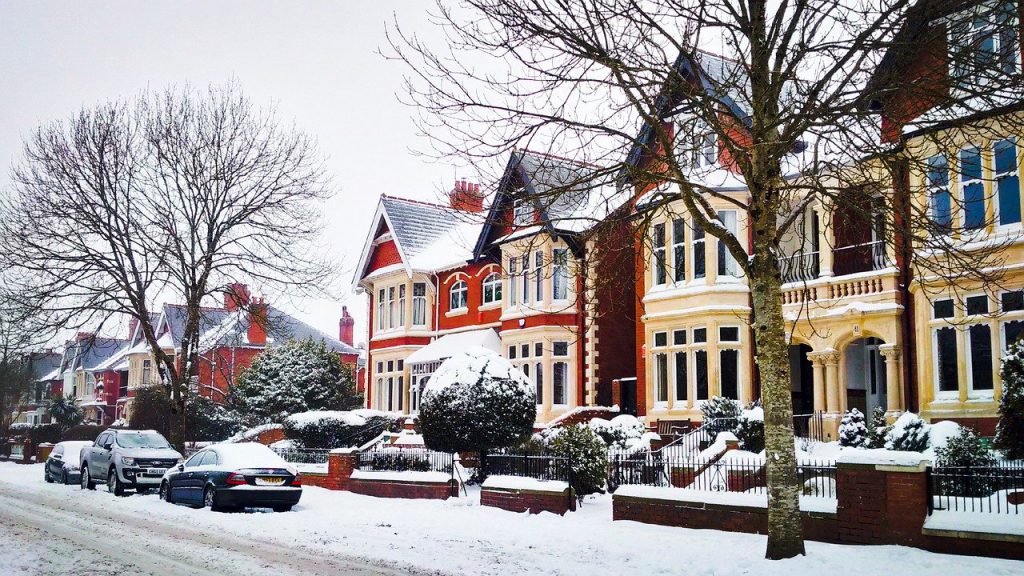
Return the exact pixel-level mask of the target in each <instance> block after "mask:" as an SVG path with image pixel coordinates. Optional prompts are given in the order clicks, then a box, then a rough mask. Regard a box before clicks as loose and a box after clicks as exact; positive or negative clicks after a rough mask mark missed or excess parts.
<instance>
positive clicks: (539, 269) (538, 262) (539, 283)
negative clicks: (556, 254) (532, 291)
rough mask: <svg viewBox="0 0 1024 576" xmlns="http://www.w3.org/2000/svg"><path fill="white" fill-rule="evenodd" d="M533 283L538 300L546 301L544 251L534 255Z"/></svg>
mask: <svg viewBox="0 0 1024 576" xmlns="http://www.w3.org/2000/svg"><path fill="white" fill-rule="evenodd" d="M533 283H534V287H535V288H536V291H537V293H536V296H537V300H536V301H537V302H538V303H540V302H543V301H544V253H543V252H541V251H539V250H538V251H537V252H535V253H534V255H533Z"/></svg>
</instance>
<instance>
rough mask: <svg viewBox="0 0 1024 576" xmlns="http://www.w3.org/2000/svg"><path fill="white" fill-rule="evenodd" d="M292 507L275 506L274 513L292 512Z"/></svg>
mask: <svg viewBox="0 0 1024 576" xmlns="http://www.w3.org/2000/svg"><path fill="white" fill-rule="evenodd" d="M291 510H292V507H291V506H290V505H281V506H274V512H291Z"/></svg>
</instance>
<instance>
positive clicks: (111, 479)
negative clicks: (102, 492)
mask: <svg viewBox="0 0 1024 576" xmlns="http://www.w3.org/2000/svg"><path fill="white" fill-rule="evenodd" d="M107 491H108V492H110V493H111V494H113V495H114V496H124V484H122V483H121V480H120V479H119V478H118V477H117V470H116V469H114V468H111V469H110V474H109V475H108V476H107Z"/></svg>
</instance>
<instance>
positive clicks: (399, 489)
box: [347, 478, 452, 500]
mask: <svg viewBox="0 0 1024 576" xmlns="http://www.w3.org/2000/svg"><path fill="white" fill-rule="evenodd" d="M347 490H348V491H349V492H355V493H356V494H363V495H364V496H376V497H378V498H418V499H431V500H447V499H448V498H449V497H450V496H451V495H452V489H451V487H450V485H449V484H447V483H445V484H441V483H437V482H399V481H394V480H366V479H362V478H359V479H350V480H349V483H348V488H347Z"/></svg>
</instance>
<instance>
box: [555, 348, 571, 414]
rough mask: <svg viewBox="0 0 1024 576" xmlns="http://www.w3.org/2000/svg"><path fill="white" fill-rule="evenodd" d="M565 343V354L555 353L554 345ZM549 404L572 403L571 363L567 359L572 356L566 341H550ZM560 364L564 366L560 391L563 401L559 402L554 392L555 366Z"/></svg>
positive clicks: (556, 372)
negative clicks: (563, 396)
mask: <svg viewBox="0 0 1024 576" xmlns="http://www.w3.org/2000/svg"><path fill="white" fill-rule="evenodd" d="M563 343H564V344H565V354H564V355H560V354H555V347H556V345H557V344H563ZM551 358H552V361H551V404H552V406H558V407H562V406H568V405H570V404H572V398H573V388H572V387H573V376H572V364H571V363H570V362H569V360H570V359H571V358H572V351H571V350H570V347H569V342H568V341H562V340H559V341H557V342H552V344H551ZM559 364H562V365H564V366H565V370H564V371H563V382H562V393H563V394H564V395H565V398H564V400H565V401H564V402H559V401H558V397H557V396H556V394H555V376H556V375H557V374H558V369H557V366H558V365H559Z"/></svg>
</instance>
